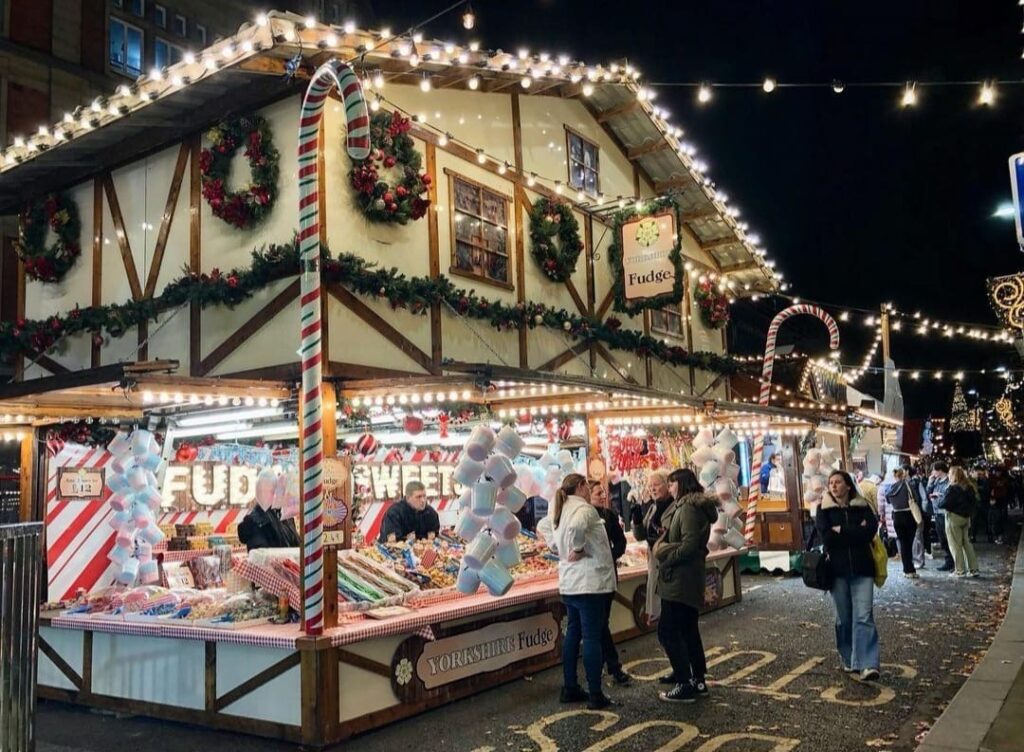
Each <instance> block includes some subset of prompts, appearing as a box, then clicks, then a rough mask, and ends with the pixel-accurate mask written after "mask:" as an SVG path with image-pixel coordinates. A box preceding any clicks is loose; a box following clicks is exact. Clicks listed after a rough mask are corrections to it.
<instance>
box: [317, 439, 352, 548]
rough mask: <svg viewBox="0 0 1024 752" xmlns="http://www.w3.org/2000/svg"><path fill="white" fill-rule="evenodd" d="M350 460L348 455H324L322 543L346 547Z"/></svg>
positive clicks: (349, 532)
mask: <svg viewBox="0 0 1024 752" xmlns="http://www.w3.org/2000/svg"><path fill="white" fill-rule="evenodd" d="M351 467H352V460H351V458H349V457H325V458H324V462H323V473H324V545H325V546H340V547H342V548H348V547H349V546H348V539H349V538H350V537H351V531H352V519H351V515H350V514H349V511H350V509H351V507H352V484H351V482H350V481H351V479H352V473H351Z"/></svg>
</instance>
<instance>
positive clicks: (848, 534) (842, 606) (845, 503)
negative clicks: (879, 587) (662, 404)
mask: <svg viewBox="0 0 1024 752" xmlns="http://www.w3.org/2000/svg"><path fill="white" fill-rule="evenodd" d="M815 524H816V525H817V528H818V532H819V533H821V538H822V540H823V541H824V544H825V552H826V553H827V554H828V558H829V562H830V564H831V568H832V576H833V582H832V589H831V591H830V592H831V593H832V601H833V603H834V604H835V607H836V648H837V649H838V651H839V657H840V659H841V660H842V663H843V670H844V671H847V672H855V673H857V674H859V677H860V679H861V680H863V681H871V680H874V679H877V678H878V667H879V663H880V657H879V649H878V630H877V628H876V627H875V616H874V597H875V592H874V589H875V561H874V557H873V555H872V541H873V540H874V539H875V538H876V537H877V536H878V518H877V517H876V516H875V514H874V512H873V511H872V510H871V507H870V506H869V505H868V502H867V500H866V499H865V498H864V497H863V496H861V495H860V494H858V493H857V488H856V486H854V484H853V479H852V478H851V477H850V475H849V473H846V472H843V471H842V470H836V471H834V472H833V473H832V474H831V475H829V476H828V491H827V492H826V493H825V495H824V497H823V498H822V501H821V508H820V509H819V510H818V516H817V518H816V519H815Z"/></svg>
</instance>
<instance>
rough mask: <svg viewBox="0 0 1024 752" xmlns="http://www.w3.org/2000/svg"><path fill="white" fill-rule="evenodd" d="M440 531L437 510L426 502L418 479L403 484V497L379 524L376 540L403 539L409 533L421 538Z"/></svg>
mask: <svg viewBox="0 0 1024 752" xmlns="http://www.w3.org/2000/svg"><path fill="white" fill-rule="evenodd" d="M440 531H441V520H440V518H439V517H438V516H437V512H436V511H435V510H434V508H433V507H431V506H430V505H429V504H427V491H426V488H424V486H423V484H422V483H420V482H419V481H418V480H411V481H409V482H408V483H406V484H405V498H404V499H400V500H399V501H397V502H396V503H395V504H393V505H392V507H391V509H389V510H388V512H387V514H385V515H384V522H383V523H382V524H381V526H380V536H378V538H377V540H380V541H382V542H387V541H388V540H390V539H392V537H393V539H394V540H396V541H403V540H405V539H406V538H408V537H409V536H410V535H415V536H416V539H417V540H419V539H422V538H426V537H428V536H430V535H431V534H433V535H437V534H438V533H439V532H440Z"/></svg>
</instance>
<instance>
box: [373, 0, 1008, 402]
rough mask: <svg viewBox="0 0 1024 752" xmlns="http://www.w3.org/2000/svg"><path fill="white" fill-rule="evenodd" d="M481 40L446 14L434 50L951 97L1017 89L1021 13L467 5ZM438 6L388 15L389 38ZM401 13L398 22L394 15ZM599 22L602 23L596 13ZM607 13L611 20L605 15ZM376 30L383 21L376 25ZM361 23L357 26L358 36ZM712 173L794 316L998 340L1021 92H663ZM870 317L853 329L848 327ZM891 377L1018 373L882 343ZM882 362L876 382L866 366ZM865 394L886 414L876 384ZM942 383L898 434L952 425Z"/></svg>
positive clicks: (811, 336)
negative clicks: (883, 319)
mask: <svg viewBox="0 0 1024 752" xmlns="http://www.w3.org/2000/svg"><path fill="white" fill-rule="evenodd" d="M473 5H474V8H475V10H476V13H477V29H475V30H474V31H473V32H466V31H464V30H463V29H462V28H461V24H460V23H459V18H458V14H450V15H448V16H446V17H445V18H443V19H440V20H438V21H436V22H434V23H432V24H430V25H429V26H428V27H426V29H425V31H426V33H427V34H428V35H435V36H437V37H439V38H456V39H463V40H465V41H468V39H469V38H478V39H480V40H481V41H482V43H483V44H484V45H485V46H488V47H491V48H497V47H500V48H503V49H506V50H509V49H518V48H519V47H520V46H528V47H529V48H530V49H531V50H535V51H539V50H541V49H546V50H548V51H550V52H551V53H553V54H557V53H561V52H566V53H568V54H570V55H572V56H573V58H575V59H581V60H584V61H587V62H602V61H612V60H616V59H622V58H628V59H629V60H630V61H631V62H633V63H634V64H635V65H636V66H637V67H638V68H639V69H640V70H641V71H642V72H643V74H644V77H645V80H646V81H647V82H649V83H656V82H680V81H682V82H694V81H710V82H712V83H715V82H719V83H722V82H750V81H755V82H756V81H761V80H762V79H763V78H764V77H765V76H768V75H770V76H773V77H775V78H776V79H778V81H779V82H780V83H783V82H812V81H813V82H822V81H824V82H829V81H831V80H832V79H840V80H842V81H844V82H848V83H853V82H858V81H894V82H903V81H908V80H917V81H957V80H977V79H990V78H1002V79H1012V78H1017V79H1020V71H1021V67H1022V61H1021V51H1022V49H1024V35H1022V34H1021V27H1022V22H1024V16H1022V12H1021V8H1020V6H1018V4H1017V2H1016V0H999V1H998V2H996V1H994V0H972V2H954V1H952V0H897V1H894V0H888V1H887V2H874V1H873V0H869V1H866V2H856V3H854V2H839V1H838V0H828V2H822V1H821V0H785V2H753V1H752V0H715V1H714V2H678V3H673V4H668V3H655V2H638V3H628V4H622V3H614V4H613V3H595V2H593V1H591V2H577V1H569V0H519V1H517V2H503V3H498V2H493V1H492V0H474V3H473ZM443 7H444V4H443V3H429V4H428V3H423V2H417V3H401V2H400V3H394V4H388V13H387V18H384V17H383V15H384V14H381V16H382V17H381V18H379V19H377V20H379V21H381V22H386V23H390V24H391V26H392V28H393V29H395V30H397V29H399V28H404V27H405V25H407V24H412V23H414V22H416V21H420V20H422V19H423V18H425V17H427V16H429V15H430V14H431V13H432V12H434V11H436V10H440V9H441V8H443ZM403 8H404V9H407V10H402V9H403ZM599 8H600V9H602V12H597V10H598V9H599ZM606 8H607V9H612V8H614V9H615V10H607V11H605V10H604V9H606ZM378 12H379V11H378ZM360 21H363V19H362V18H361V19H360ZM658 92H659V95H658V99H657V103H658V104H660V105H662V106H663V107H665V108H667V109H669V110H670V111H671V112H672V115H673V117H672V120H673V122H674V123H676V124H678V125H679V126H681V127H682V128H684V129H685V130H686V132H687V136H686V137H687V138H688V139H690V140H692V141H693V142H694V143H695V144H696V146H697V147H698V148H699V150H700V155H701V157H702V158H703V159H704V160H705V161H706V162H707V163H708V164H709V165H710V170H709V174H710V175H711V177H712V178H713V179H714V180H715V181H716V182H717V184H718V186H719V187H720V188H722V189H723V190H725V191H726V192H727V193H728V195H729V197H730V201H731V202H732V203H734V204H736V205H737V206H739V207H740V209H741V210H742V212H743V214H742V219H745V220H746V221H748V222H749V223H750V226H751V230H752V231H755V232H757V233H758V234H760V236H761V238H762V240H763V243H764V245H765V247H766V248H767V249H768V252H769V256H770V257H771V258H774V259H775V260H776V261H777V263H778V269H779V270H780V271H782V272H783V273H784V274H785V278H786V280H787V281H789V282H791V283H792V289H791V291H790V292H791V293H792V294H795V295H800V296H802V297H804V298H806V299H812V300H820V301H825V302H828V303H834V304H840V305H847V306H854V307H859V308H866V309H874V310H877V308H878V306H879V304H880V303H881V302H883V301H892V302H893V303H895V304H896V305H897V307H898V308H900V309H902V310H907V311H914V310H918V309H920V310H921V311H922V312H923V313H924V314H925V315H930V316H932V317H940V318H944V319H947V320H953V321H965V322H977V323H984V324H988V325H993V324H995V323H996V321H995V318H994V316H993V314H992V312H991V311H990V309H989V307H988V304H987V301H986V297H985V286H984V283H985V278H986V277H988V276H993V275H998V274H1008V273H1012V272H1016V271H1018V270H1019V269H1020V267H1021V260H1022V257H1021V254H1020V251H1019V250H1018V248H1017V243H1016V238H1015V236H1014V231H1013V223H1012V221H1006V220H1001V219H993V218H992V216H991V215H992V212H993V211H994V209H995V208H996V206H997V205H998V204H999V203H1000V202H1002V201H1008V200H1009V198H1010V188H1009V178H1008V169H1007V158H1008V156H1009V155H1010V154H1011V153H1013V152H1015V151H1019V150H1024V138H1022V123H1024V119H1022V116H1024V86H1020V85H1018V86H1008V85H1004V86H1002V87H1000V88H999V90H998V98H997V102H996V106H995V107H992V108H985V107H979V106H978V105H977V104H976V99H977V93H978V92H977V88H976V87H945V88H926V89H924V88H923V89H919V103H918V105H917V106H916V107H914V108H908V109H903V108H901V107H900V106H899V96H900V93H901V88H900V87H896V88H856V87H853V86H847V88H846V89H845V91H844V92H843V93H842V94H840V95H837V94H834V93H833V92H832V91H831V89H778V90H777V91H776V92H774V93H773V94H771V95H768V94H765V93H764V92H762V91H761V90H760V89H759V88H754V89H735V88H734V89H720V88H716V89H715V92H714V98H713V100H712V102H711V103H710V104H708V105H703V106H702V105H699V104H698V103H697V101H696V96H695V94H696V92H695V90H694V89H691V88H668V87H664V88H659V90H658ZM785 304H786V301H780V300H775V301H768V302H765V301H762V302H760V303H758V304H750V303H745V304H741V305H739V306H737V308H736V310H734V314H735V319H736V326H735V327H732V328H733V329H734V331H733V340H734V341H733V348H734V349H735V350H736V351H737V352H747V353H753V352H758V351H760V350H761V349H763V337H764V331H765V330H766V328H767V322H768V320H769V319H770V318H771V316H772V315H773V313H774V312H775V311H776V310H778V309H779V308H781V307H784V305H785ZM863 318H864V315H863V314H862V315H861V316H859V317H858V319H859V320H860V321H861V322H862V321H863ZM796 321H797V320H794V321H791V322H789V323H788V324H787V325H786V327H784V329H783V331H784V332H785V334H784V335H783V337H782V339H783V340H785V339H789V340H790V341H793V340H795V339H800V340H801V348H802V349H804V350H806V351H808V352H811V353H812V354H823V353H824V351H825V348H826V339H825V334H824V330H823V328H822V327H821V326H820V324H818V323H816V322H813V321H809V322H808V324H809V325H804V326H795V325H794V324H795V323H796ZM842 337H843V345H842V348H841V350H842V353H843V358H842V362H843V363H847V364H857V363H859V362H860V360H861V358H862V357H863V354H864V353H865V351H866V349H867V347H868V345H869V343H870V341H871V339H872V338H873V331H872V330H870V329H869V328H868V327H866V326H864V325H863V323H858V324H857V325H856V326H854V325H852V324H851V325H844V326H842ZM893 355H894V357H895V359H896V362H897V366H898V367H900V368H915V367H916V368H944V369H951V370H955V369H957V368H982V367H994V366H996V365H1007V366H1013V365H1014V364H1016V363H1017V362H1018V361H1017V357H1016V355H1015V354H1014V352H1013V350H1012V349H1011V348H1003V347H997V346H995V345H991V344H975V343H971V342H964V341H962V340H960V341H959V342H958V343H951V342H950V341H948V340H943V339H939V338H938V337H937V336H934V335H933V337H932V338H930V339H922V338H920V337H918V336H916V335H913V334H908V333H895V334H894V337H893ZM879 364H880V361H876V363H875V365H879ZM1002 384H1003V382H1002V381H1001V380H998V379H993V378H991V377H981V376H979V377H973V378H969V379H968V380H967V382H966V383H965V388H977V389H979V390H980V392H981V393H982V394H985V395H993V396H998V394H999V393H1001V391H1002ZM859 386H860V387H861V388H864V389H867V390H869V391H872V392H876V393H878V395H879V396H881V379H880V378H873V379H872V378H866V379H864V380H863V381H862V382H860V384H859ZM952 389H953V386H952V382H951V381H949V380H948V379H947V380H945V381H944V382H934V381H932V380H927V381H922V382H911V381H908V380H907V379H904V380H903V391H904V396H905V399H906V401H907V414H908V416H917V415H924V414H927V413H929V412H933V413H935V414H944V413H946V412H948V409H949V403H950V399H951V396H952Z"/></svg>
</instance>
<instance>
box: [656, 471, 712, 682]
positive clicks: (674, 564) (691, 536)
mask: <svg viewBox="0 0 1024 752" xmlns="http://www.w3.org/2000/svg"><path fill="white" fill-rule="evenodd" d="M668 482H669V491H670V492H671V493H672V496H673V498H674V499H675V501H674V502H672V504H671V505H670V506H669V507H668V508H667V509H666V510H665V513H664V514H663V515H662V518H661V522H662V527H663V528H664V532H663V533H662V534H661V536H660V537H659V538H658V540H657V542H656V543H655V544H654V549H653V551H652V552H651V553H652V555H653V556H654V558H655V560H656V562H657V566H658V585H657V589H658V595H659V596H660V597H661V618H660V620H659V621H658V641H659V642H660V643H661V647H662V648H663V649H664V651H665V654H666V655H667V656H668V660H669V663H671V664H672V676H671V677H670V678H671V680H672V681H673V682H674V683H675V687H673V688H672V689H671V690H669V691H667V692H662V693H661V694H660V695H659V697H660V698H661V699H662V700H665V701H666V702H693V701H694V700H695V699H696V698H697V697H698V696H704V695H707V691H708V689H707V683H706V682H705V674H706V673H707V662H706V661H705V658H704V644H703V642H702V641H701V637H700V628H699V626H698V624H697V619H698V616H699V613H700V608H701V606H703V605H704V587H705V563H704V559H705V557H706V556H707V554H708V538H709V537H710V535H711V525H712V524H713V523H714V522H715V520H717V519H718V508H717V506H716V505H715V500H714V499H713V498H712V497H711V496H709V495H708V494H706V493H704V489H703V488H702V487H701V485H700V483H699V482H698V481H697V476H696V475H695V474H694V473H693V471H692V470H686V469H684V470H676V471H674V472H673V473H672V474H671V475H669V477H668Z"/></svg>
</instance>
